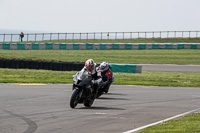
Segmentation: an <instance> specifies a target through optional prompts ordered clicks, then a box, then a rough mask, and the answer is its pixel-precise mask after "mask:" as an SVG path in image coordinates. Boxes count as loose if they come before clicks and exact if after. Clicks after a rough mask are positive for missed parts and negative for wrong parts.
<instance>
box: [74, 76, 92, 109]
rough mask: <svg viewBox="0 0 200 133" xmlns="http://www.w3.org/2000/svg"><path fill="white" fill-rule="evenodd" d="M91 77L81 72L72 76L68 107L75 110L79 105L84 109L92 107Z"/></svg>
mask: <svg viewBox="0 0 200 133" xmlns="http://www.w3.org/2000/svg"><path fill="white" fill-rule="evenodd" d="M91 81H92V77H91V76H90V75H88V74H83V73H81V72H78V73H76V75H73V88H72V90H73V92H72V95H71V99H70V107H71V108H75V107H76V106H77V105H78V104H79V103H81V104H84V106H85V107H90V106H92V104H93V102H94V100H95V97H94V95H93V93H92V92H93V84H92V82H91Z"/></svg>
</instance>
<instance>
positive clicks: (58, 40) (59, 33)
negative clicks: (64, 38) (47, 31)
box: [58, 33, 60, 41]
mask: <svg viewBox="0 0 200 133" xmlns="http://www.w3.org/2000/svg"><path fill="white" fill-rule="evenodd" d="M59 36H60V33H58V41H59V40H60V38H59Z"/></svg>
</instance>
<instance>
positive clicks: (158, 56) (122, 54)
mask: <svg viewBox="0 0 200 133" xmlns="http://www.w3.org/2000/svg"><path fill="white" fill-rule="evenodd" d="M0 58H10V59H13V58H15V59H29V60H47V61H69V62H72V61H80V62H85V61H86V60H87V59H89V58H92V59H93V60H94V61H95V62H98V63H100V62H102V61H105V60H106V61H108V62H110V63H125V64H193V65H200V50H192V49H182V50H0Z"/></svg>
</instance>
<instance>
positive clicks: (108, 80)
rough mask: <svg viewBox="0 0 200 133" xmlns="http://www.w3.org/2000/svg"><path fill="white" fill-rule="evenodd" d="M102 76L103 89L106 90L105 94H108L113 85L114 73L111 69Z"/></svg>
mask: <svg viewBox="0 0 200 133" xmlns="http://www.w3.org/2000/svg"><path fill="white" fill-rule="evenodd" d="M101 74H102V80H103V84H102V86H103V88H104V92H105V93H107V92H108V90H109V88H110V85H111V84H112V82H113V81H112V80H113V73H112V71H111V70H110V68H109V69H108V70H106V71H104V72H102V73H101Z"/></svg>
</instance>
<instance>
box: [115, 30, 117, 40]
mask: <svg viewBox="0 0 200 133" xmlns="http://www.w3.org/2000/svg"><path fill="white" fill-rule="evenodd" d="M116 39H117V32H116V33H115V40H116Z"/></svg>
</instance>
